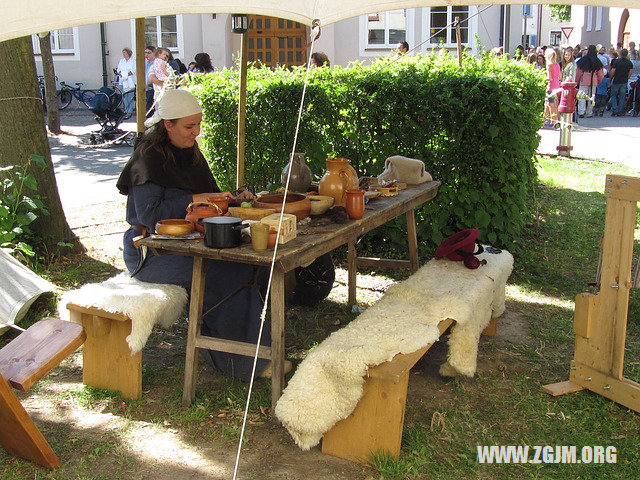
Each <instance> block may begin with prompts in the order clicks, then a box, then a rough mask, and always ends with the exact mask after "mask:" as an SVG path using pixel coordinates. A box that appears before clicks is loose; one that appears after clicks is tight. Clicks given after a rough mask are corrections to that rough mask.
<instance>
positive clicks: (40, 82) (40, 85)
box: [38, 75, 47, 112]
mask: <svg viewBox="0 0 640 480" xmlns="http://www.w3.org/2000/svg"><path fill="white" fill-rule="evenodd" d="M38 92H40V100H42V108H43V109H44V111H45V112H46V111H47V99H46V97H45V93H44V77H43V76H42V75H38Z"/></svg>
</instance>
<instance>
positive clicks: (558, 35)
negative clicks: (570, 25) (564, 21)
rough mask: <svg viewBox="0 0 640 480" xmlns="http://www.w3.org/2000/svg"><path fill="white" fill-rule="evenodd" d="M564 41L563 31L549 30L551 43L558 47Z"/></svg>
mask: <svg viewBox="0 0 640 480" xmlns="http://www.w3.org/2000/svg"><path fill="white" fill-rule="evenodd" d="M561 43H562V32H558V31H554V30H552V31H551V32H549V45H551V46H552V47H557V46H559V45H560V44H561Z"/></svg>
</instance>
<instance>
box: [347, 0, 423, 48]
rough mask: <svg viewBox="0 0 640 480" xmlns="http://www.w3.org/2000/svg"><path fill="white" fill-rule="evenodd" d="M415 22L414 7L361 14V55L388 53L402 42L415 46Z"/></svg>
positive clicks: (410, 46)
mask: <svg viewBox="0 0 640 480" xmlns="http://www.w3.org/2000/svg"><path fill="white" fill-rule="evenodd" d="M414 23H415V13H414V9H407V10H389V11H387V12H377V13H370V14H368V15H362V16H360V42H359V43H360V45H359V46H360V55H361V56H364V57H371V56H377V55H381V54H386V53H387V51H389V50H392V49H394V48H396V46H397V45H398V43H400V42H408V43H409V48H412V47H414V46H415V44H414V38H413V30H414Z"/></svg>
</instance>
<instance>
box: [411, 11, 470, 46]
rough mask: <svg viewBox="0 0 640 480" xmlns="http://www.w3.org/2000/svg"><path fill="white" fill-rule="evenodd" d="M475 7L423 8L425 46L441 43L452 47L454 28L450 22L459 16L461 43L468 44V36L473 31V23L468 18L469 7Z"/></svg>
mask: <svg viewBox="0 0 640 480" xmlns="http://www.w3.org/2000/svg"><path fill="white" fill-rule="evenodd" d="M474 8H475V7H468V6H452V7H431V8H425V9H423V24H426V25H425V27H424V28H423V29H422V32H423V33H422V40H423V41H425V42H426V43H425V46H426V47H429V46H432V47H433V46H437V45H440V44H443V45H444V46H445V47H452V46H455V45H456V44H457V41H456V28H455V26H453V25H452V22H453V21H454V20H455V18H456V17H460V22H461V23H460V36H461V40H462V43H463V44H465V45H468V44H469V38H470V36H471V34H472V33H473V32H474V31H475V25H474V24H470V21H469V20H468V18H469V14H470V12H471V9H474Z"/></svg>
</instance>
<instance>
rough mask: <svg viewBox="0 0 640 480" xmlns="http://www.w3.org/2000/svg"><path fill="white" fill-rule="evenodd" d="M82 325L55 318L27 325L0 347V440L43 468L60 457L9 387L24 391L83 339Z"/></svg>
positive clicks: (5, 445) (55, 463) (16, 453)
mask: <svg viewBox="0 0 640 480" xmlns="http://www.w3.org/2000/svg"><path fill="white" fill-rule="evenodd" d="M85 337H86V336H85V333H84V331H83V329H82V326H80V325H77V324H74V323H70V322H65V321H63V320H60V319H57V318H46V319H44V320H41V321H39V322H37V323H34V324H33V325H31V326H30V327H29V328H28V329H27V330H25V331H24V332H22V333H21V334H20V335H18V336H17V337H16V338H14V339H13V340H12V341H11V342H9V343H8V344H7V345H5V346H4V347H3V348H2V350H0V444H2V446H3V447H4V448H5V449H6V450H7V451H8V452H9V453H11V454H13V455H16V456H18V457H22V458H26V459H27V460H31V461H32V462H34V463H37V464H38V465H42V466H44V467H47V468H56V467H58V466H59V465H60V460H58V457H57V456H56V454H55V453H54V451H53V450H52V449H51V446H50V445H49V443H48V442H47V441H46V440H45V438H44V436H43V435H42V433H41V432H40V430H38V427H37V426H36V424H35V423H33V420H32V419H31V417H30V416H29V414H28V413H27V411H26V410H25V409H24V407H23V406H22V404H21V403H20V400H18V398H17V397H16V395H15V394H14V393H13V391H12V390H11V386H13V387H14V388H16V389H18V390H22V391H27V390H28V389H29V388H31V386H32V385H33V384H34V383H36V382H37V381H38V380H40V379H41V378H42V377H43V376H44V375H46V374H47V373H49V372H50V371H51V369H52V368H54V367H55V366H57V365H58V364H59V363H60V362H61V361H62V360H64V359H65V358H66V357H67V356H68V355H69V354H71V353H73V352H74V351H75V350H76V349H77V348H78V347H80V345H82V342H84V339H85Z"/></svg>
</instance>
